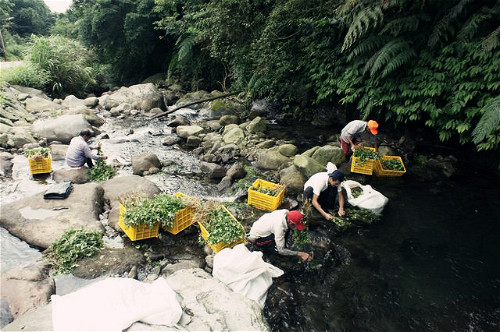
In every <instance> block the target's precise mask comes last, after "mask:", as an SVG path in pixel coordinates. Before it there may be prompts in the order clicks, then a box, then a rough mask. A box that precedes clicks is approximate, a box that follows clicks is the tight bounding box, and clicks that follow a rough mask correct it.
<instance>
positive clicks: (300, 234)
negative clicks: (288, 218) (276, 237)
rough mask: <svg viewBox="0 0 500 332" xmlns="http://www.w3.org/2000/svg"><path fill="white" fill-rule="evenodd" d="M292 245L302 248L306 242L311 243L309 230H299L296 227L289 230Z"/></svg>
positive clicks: (298, 248)
mask: <svg viewBox="0 0 500 332" xmlns="http://www.w3.org/2000/svg"><path fill="white" fill-rule="evenodd" d="M291 232H292V233H291V234H292V242H293V247H294V248H296V249H297V250H304V249H305V247H306V246H307V245H308V244H311V239H310V238H309V231H308V230H307V229H305V230H303V231H299V230H298V229H293V230H291Z"/></svg>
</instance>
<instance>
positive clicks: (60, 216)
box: [0, 183, 104, 249]
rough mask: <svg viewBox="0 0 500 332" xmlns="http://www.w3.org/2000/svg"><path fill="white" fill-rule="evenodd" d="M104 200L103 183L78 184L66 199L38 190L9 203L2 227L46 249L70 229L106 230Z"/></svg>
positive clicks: (2, 216)
mask: <svg viewBox="0 0 500 332" xmlns="http://www.w3.org/2000/svg"><path fill="white" fill-rule="evenodd" d="M47 189H48V187H47ZM103 203H104V202H103V190H102V187H101V186H99V185H97V184H95V183H87V184H81V185H78V184H75V185H73V191H72V192H71V194H70V195H69V196H68V197H67V198H66V199H55V200H50V199H49V200H47V199H44V198H43V193H38V194H35V195H33V196H31V197H26V198H22V199H20V200H17V201H14V202H12V203H9V204H5V205H4V206H2V214H1V215H0V226H2V227H3V228H5V229H7V230H8V231H9V233H11V234H12V235H14V236H16V237H18V238H20V239H22V240H24V241H25V242H27V243H29V244H31V245H33V246H36V247H40V248H44V249H45V248H48V247H49V246H50V245H51V244H52V243H53V242H55V241H56V240H58V239H59V238H60V237H61V235H63V234H64V232H66V231H68V230H70V229H86V230H90V231H100V230H102V229H103V226H102V224H101V222H100V221H99V214H100V213H102V210H103Z"/></svg>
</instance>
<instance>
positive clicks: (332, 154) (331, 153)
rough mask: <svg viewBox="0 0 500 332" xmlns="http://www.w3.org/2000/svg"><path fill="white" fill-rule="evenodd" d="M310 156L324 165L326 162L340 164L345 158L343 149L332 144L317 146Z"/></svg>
mask: <svg viewBox="0 0 500 332" xmlns="http://www.w3.org/2000/svg"><path fill="white" fill-rule="evenodd" d="M311 157H312V158H313V159H314V160H316V161H317V162H318V163H320V164H322V165H326V164H327V163H328V162H332V163H333V164H335V165H340V164H341V163H343V162H344V160H345V156H344V151H342V149H341V148H340V147H337V146H333V145H325V146H321V147H319V148H318V149H316V150H315V151H314V153H313V154H312V156H311Z"/></svg>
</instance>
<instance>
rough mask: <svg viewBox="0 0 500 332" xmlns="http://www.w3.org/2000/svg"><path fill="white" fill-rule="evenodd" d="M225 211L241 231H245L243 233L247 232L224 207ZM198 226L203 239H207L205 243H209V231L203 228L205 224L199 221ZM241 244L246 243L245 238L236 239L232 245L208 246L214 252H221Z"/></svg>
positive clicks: (223, 243)
mask: <svg viewBox="0 0 500 332" xmlns="http://www.w3.org/2000/svg"><path fill="white" fill-rule="evenodd" d="M223 209H224V210H226V212H227V213H228V214H229V215H230V216H231V218H232V219H233V220H234V221H235V222H236V223H237V224H238V225H239V226H240V227H241V229H243V232H244V231H245V229H244V228H243V226H242V225H241V224H240V222H239V221H238V220H237V219H236V218H235V217H234V216H233V215H232V214H231V212H229V210H228V209H227V208H226V207H224V206H223ZM198 225H200V231H201V237H202V238H203V239H205V241H208V235H209V234H208V231H207V229H206V228H205V226H203V224H202V223H201V222H199V221H198ZM240 243H246V240H245V238H244V237H241V238H239V239H236V240H235V241H233V242H231V243H225V242H219V243H216V244H210V243H209V244H208V246H209V247H210V248H212V250H213V251H214V252H216V253H217V252H219V251H221V250H222V249H224V248H232V247H234V246H235V245H237V244H240Z"/></svg>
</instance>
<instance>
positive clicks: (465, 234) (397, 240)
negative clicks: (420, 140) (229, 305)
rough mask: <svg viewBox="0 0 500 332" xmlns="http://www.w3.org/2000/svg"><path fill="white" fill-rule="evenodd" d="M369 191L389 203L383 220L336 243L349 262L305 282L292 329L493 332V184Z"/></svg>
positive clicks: (409, 181)
mask: <svg viewBox="0 0 500 332" xmlns="http://www.w3.org/2000/svg"><path fill="white" fill-rule="evenodd" d="M369 184H371V185H372V186H373V187H374V188H375V189H376V190H378V191H380V192H382V193H383V194H384V195H386V196H387V197H388V198H389V203H388V205H387V206H386V208H385V210H384V213H383V217H382V219H381V220H380V222H378V223H377V224H374V225H367V226H365V227H361V228H357V229H355V230H352V231H349V232H347V233H344V234H341V235H338V236H336V237H335V238H334V239H333V241H334V242H335V243H336V244H337V245H339V246H340V247H343V248H345V249H347V251H348V252H349V262H348V263H347V264H343V265H342V266H341V267H339V265H338V264H331V265H330V266H329V267H325V268H326V269H327V271H326V273H327V274H328V273H331V274H332V275H333V274H336V277H335V278H333V279H329V278H314V275H313V276H310V275H308V276H307V278H308V281H307V284H308V285H309V286H308V289H307V290H304V291H302V292H300V293H299V294H300V295H299V298H298V299H297V301H296V303H303V305H300V304H299V306H300V307H301V308H300V310H296V312H295V313H294V314H299V315H303V317H304V318H303V319H301V320H300V321H301V323H300V324H297V325H300V326H297V327H296V330H303V331H306V330H309V331H353V332H354V331H356V332H357V331H499V330H500V226H499V225H500V204H499V203H500V202H499V198H500V195H499V194H500V189H499V188H500V186H499V185H498V179H493V178H491V179H487V178H481V177H475V178H469V179H464V178H458V179H457V180H455V181H448V180H447V181H442V182H437V183H436V182H431V183H428V182H419V181H417V180H414V179H413V178H412V177H411V176H410V175H408V176H407V175H405V176H404V177H402V178H397V179H383V178H375V177H373V178H372V179H371V180H370V183H369ZM274 329H276V327H275V328H274ZM292 329H295V328H292Z"/></svg>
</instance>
